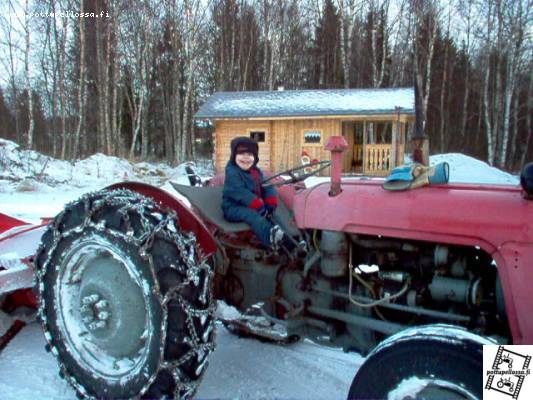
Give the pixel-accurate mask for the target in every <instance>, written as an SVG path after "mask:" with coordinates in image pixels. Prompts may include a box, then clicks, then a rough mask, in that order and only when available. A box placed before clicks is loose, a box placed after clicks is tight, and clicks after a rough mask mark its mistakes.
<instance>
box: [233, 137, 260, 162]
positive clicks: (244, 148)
mask: <svg viewBox="0 0 533 400" xmlns="http://www.w3.org/2000/svg"><path fill="white" fill-rule="evenodd" d="M241 153H252V154H253V156H254V160H255V161H254V165H256V164H257V163H258V162H259V146H258V144H257V142H256V141H255V140H253V139H251V138H249V137H247V136H239V137H236V138H235V139H233V140H232V141H231V161H233V162H235V157H236V156H237V154H241Z"/></svg>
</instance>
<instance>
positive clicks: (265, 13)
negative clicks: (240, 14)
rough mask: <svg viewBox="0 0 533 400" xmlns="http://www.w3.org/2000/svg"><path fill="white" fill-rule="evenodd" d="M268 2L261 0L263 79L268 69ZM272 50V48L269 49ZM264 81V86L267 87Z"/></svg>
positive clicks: (267, 0)
mask: <svg viewBox="0 0 533 400" xmlns="http://www.w3.org/2000/svg"><path fill="white" fill-rule="evenodd" d="M269 14H270V3H269V0H263V15H262V17H263V38H264V43H263V46H264V47H263V79H265V78H266V73H267V71H268V47H269V45H270V37H269V35H270V29H269V28H270V15H269ZM271 51H272V50H271ZM267 83H268V82H265V85H264V86H266V87H268V86H267V85H266V84H267Z"/></svg>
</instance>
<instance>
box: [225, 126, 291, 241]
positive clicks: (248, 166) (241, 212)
mask: <svg viewBox="0 0 533 400" xmlns="http://www.w3.org/2000/svg"><path fill="white" fill-rule="evenodd" d="M258 162H259V146H258V145H257V142H256V141H255V140H253V139H250V138H248V137H246V136H241V137H236V138H235V139H233V140H232V141H231V156H230V159H229V161H228V164H227V165H226V175H225V178H224V191H223V195H222V211H223V212H224V218H226V219H227V220H228V221H230V222H245V223H247V224H248V225H250V227H251V229H252V231H253V232H254V233H255V234H256V236H257V237H258V238H259V240H260V241H261V244H263V246H265V247H270V248H272V249H274V250H278V248H279V247H280V246H283V247H285V248H287V250H289V251H291V250H292V249H294V247H295V245H294V244H293V241H292V240H291V239H290V238H289V237H288V235H287V234H285V233H284V232H283V230H282V229H281V227H280V226H279V225H277V224H274V223H273V222H272V221H271V218H270V217H271V216H272V214H273V213H274V211H275V210H276V207H277V205H278V199H277V197H276V189H274V187H273V186H268V187H263V186H261V183H262V182H263V172H262V171H261V169H260V168H259V167H258V166H257V163H258Z"/></svg>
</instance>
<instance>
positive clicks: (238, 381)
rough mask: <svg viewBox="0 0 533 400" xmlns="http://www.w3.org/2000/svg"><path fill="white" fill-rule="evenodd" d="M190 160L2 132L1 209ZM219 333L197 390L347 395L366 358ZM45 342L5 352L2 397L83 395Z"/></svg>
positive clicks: (465, 178) (51, 205) (36, 338)
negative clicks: (63, 147) (79, 147)
mask: <svg viewBox="0 0 533 400" xmlns="http://www.w3.org/2000/svg"><path fill="white" fill-rule="evenodd" d="M441 161H447V162H448V163H449V164H450V171H451V173H450V175H451V176H450V178H451V181H452V182H479V183H498V184H510V185H516V184H518V178H517V177H515V176H513V175H510V174H507V173H505V172H503V171H500V170H498V169H496V168H492V167H490V166H488V165H487V164H485V163H483V162H481V161H478V160H475V159H473V158H471V157H468V156H464V155H461V154H444V155H437V156H432V157H431V163H432V164H433V163H436V162H441ZM196 165H197V167H198V163H197V164H196ZM184 168H185V166H184V165H180V166H178V167H175V168H172V167H170V166H167V165H164V164H149V163H137V164H133V163H130V162H128V161H126V160H122V159H119V158H115V157H108V156H104V155H102V154H96V155H93V156H91V157H89V158H87V159H85V160H80V161H77V162H74V163H71V162H67V161H61V160H55V159H53V158H50V157H47V156H43V155H40V154H38V153H36V152H31V151H22V150H20V148H19V147H18V146H17V145H16V144H14V143H13V142H9V141H6V140H3V139H0V212H2V213H5V214H9V215H11V216H13V217H16V218H19V219H22V220H24V221H28V222H32V223H39V222H40V219H41V217H52V216H54V215H56V214H57V213H58V212H60V211H61V209H62V208H63V206H64V205H65V204H66V203H67V202H69V201H72V200H75V199H77V198H79V197H81V195H82V194H84V193H86V192H89V191H94V190H99V189H101V188H103V187H105V186H107V185H109V184H111V183H115V182H117V181H121V180H124V179H127V180H136V181H143V182H147V183H151V184H154V185H157V186H162V187H163V188H164V189H167V190H169V191H172V188H171V186H170V185H169V184H168V180H169V179H172V180H175V181H178V182H179V183H182V184H187V182H188V179H187V177H186V173H185V169H184ZM199 172H200V175H201V176H203V177H204V179H205V178H206V177H208V176H209V175H210V173H211V171H210V170H209V168H208V167H206V166H204V165H201V168H200V171H199ZM324 180H328V178H309V179H308V180H307V181H306V184H307V185H309V186H312V185H314V184H317V183H320V182H322V181H324ZM174 193H175V192H174ZM28 241H31V242H35V240H33V239H31V240H30V239H28ZM23 249H24V250H23ZM18 250H20V251H23V252H24V253H27V252H28V246H24V243H21V244H17V246H16V248H13V249H9V248H6V249H0V254H3V255H4V257H5V258H7V259H13V258H14V257H15V255H14V254H13V252H16V251H18ZM218 312H219V314H220V315H221V316H224V317H231V316H235V315H238V311H237V310H235V309H232V308H231V307H228V306H221V308H219V310H218ZM216 340H217V349H216V350H215V352H214V353H213V354H212V356H211V358H210V361H209V362H210V365H209V367H208V368H207V372H206V375H205V377H204V380H203V381H202V384H201V386H200V388H199V391H198V393H197V397H198V398H207V399H210V398H211V399H212V398H232V399H255V398H262V399H289V398H290V399H340V398H346V395H347V392H348V389H349V387H350V384H351V381H352V379H353V376H354V375H355V373H356V371H357V369H358V368H359V366H360V365H361V364H362V362H363V358H362V357H361V356H359V355H358V354H354V353H343V352H342V351H341V350H339V349H334V348H329V347H325V346H322V345H318V344H315V343H313V342H311V341H308V340H304V341H301V342H298V343H293V344H290V345H274V344H268V343H262V342H259V341H257V340H254V339H243V338H238V337H236V336H234V335H232V334H230V333H229V332H228V331H227V330H226V329H225V328H224V327H223V326H222V325H218V326H217V339H216ZM44 345H45V338H44V335H43V333H42V331H41V329H40V327H39V325H38V324H36V323H31V324H29V325H27V326H26V327H25V328H23V329H22V331H21V332H20V333H19V334H18V335H17V336H16V337H15V338H14V340H13V341H12V342H11V343H10V344H9V345H8V346H7V347H6V348H5V349H4V350H3V351H2V352H1V353H0V365H1V370H2V372H4V373H2V374H0V393H1V398H2V400H10V399H16V400H20V399H32V398H46V399H58V400H59V399H75V398H76V396H75V393H74V390H73V389H72V388H71V387H70V386H69V385H68V384H67V383H66V382H65V381H64V380H62V379H61V378H60V377H59V376H58V366H57V363H56V360H55V359H54V357H53V356H52V355H51V354H49V353H46V352H45V350H44ZM5 371H9V373H5ZM29 377H31V379H28V378H29Z"/></svg>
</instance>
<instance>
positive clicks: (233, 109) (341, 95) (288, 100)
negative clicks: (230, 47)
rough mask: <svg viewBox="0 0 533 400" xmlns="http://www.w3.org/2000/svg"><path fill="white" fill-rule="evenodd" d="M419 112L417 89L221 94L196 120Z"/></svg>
mask: <svg viewBox="0 0 533 400" xmlns="http://www.w3.org/2000/svg"><path fill="white" fill-rule="evenodd" d="M396 107H401V112H402V114H414V113H415V91H414V88H389V89H327V90H282V91H253V92H252V91H250V92H217V93H215V94H213V95H212V96H211V97H209V98H208V99H207V101H206V102H205V103H204V104H203V105H202V106H201V107H200V109H199V110H198V112H197V113H196V114H195V115H194V116H195V118H261V117H273V118H276V117H302V116H323V115H362V114H391V113H394V112H396Z"/></svg>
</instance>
